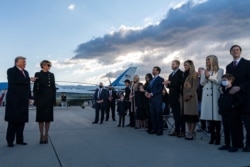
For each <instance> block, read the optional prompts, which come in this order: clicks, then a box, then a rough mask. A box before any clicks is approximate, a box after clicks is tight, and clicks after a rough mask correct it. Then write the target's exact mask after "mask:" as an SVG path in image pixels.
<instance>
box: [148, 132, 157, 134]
mask: <svg viewBox="0 0 250 167" xmlns="http://www.w3.org/2000/svg"><path fill="white" fill-rule="evenodd" d="M148 133H149V134H157V132H156V131H151V132H148Z"/></svg>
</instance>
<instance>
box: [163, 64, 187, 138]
mask: <svg viewBox="0 0 250 167" xmlns="http://www.w3.org/2000/svg"><path fill="white" fill-rule="evenodd" d="M171 67H172V70H173V72H172V73H171V74H170V75H169V77H168V80H166V81H164V83H165V84H166V86H167V88H169V104H170V107H171V110H172V112H173V116H174V122H175V130H174V131H173V132H171V133H170V134H169V136H177V137H185V122H184V121H183V120H182V118H181V116H182V113H181V109H180V94H181V84H182V80H183V71H181V70H180V69H179V67H180V61H179V60H173V61H172V65H171Z"/></svg>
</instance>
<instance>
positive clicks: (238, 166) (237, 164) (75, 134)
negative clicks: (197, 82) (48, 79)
mask: <svg viewBox="0 0 250 167" xmlns="http://www.w3.org/2000/svg"><path fill="white" fill-rule="evenodd" d="M4 110H5V108H4V107H0V120H1V121H0V167H166V166H167V167H211V166H213V167H222V166H223V167H224V166H227V167H246V166H250V153H244V152H242V150H239V151H238V152H236V153H229V152H227V151H220V150H218V147H219V146H218V145H210V144H208V142H209V138H210V137H209V135H206V136H203V138H201V137H202V136H201V135H202V134H201V133H197V135H196V138H195V139H194V140H192V141H187V140H184V139H183V138H177V137H172V136H168V135H167V133H168V131H169V130H165V131H164V135H163V136H156V135H149V134H147V133H146V132H145V131H144V130H137V129H134V128H131V127H124V128H122V127H119V128H118V127H117V124H118V122H117V121H116V122H114V121H112V120H109V121H107V122H106V121H105V122H104V124H92V121H93V120H94V113H95V112H94V109H92V108H91V107H90V106H86V107H85V109H82V108H81V107H78V106H74V107H73V106H72V107H69V108H60V107H55V109H54V122H53V123H51V129H50V132H49V143H48V144H39V130H38V125H37V123H36V122H35V108H30V112H29V113H30V114H29V122H28V123H27V124H26V125H25V130H24V140H25V142H27V143H28V145H27V146H22V145H15V146H14V147H12V148H9V147H7V143H6V140H5V135H6V128H7V123H6V122H5V121H4ZM116 119H117V120H118V116H117V118H116ZM128 120H129V117H128V116H126V122H128ZM170 121H173V120H170ZM222 143H223V138H222Z"/></svg>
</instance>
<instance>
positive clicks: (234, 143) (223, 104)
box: [218, 74, 244, 152]
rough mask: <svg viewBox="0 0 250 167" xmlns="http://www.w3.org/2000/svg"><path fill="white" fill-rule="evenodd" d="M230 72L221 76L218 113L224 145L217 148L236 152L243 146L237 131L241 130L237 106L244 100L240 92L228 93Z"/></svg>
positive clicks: (230, 86)
mask: <svg viewBox="0 0 250 167" xmlns="http://www.w3.org/2000/svg"><path fill="white" fill-rule="evenodd" d="M234 80H235V78H234V76H233V75H232V74H225V75H223V76H222V82H221V84H222V86H223V87H222V88H221V95H220V98H219V101H218V105H219V113H220V114H221V115H222V122H223V127H224V139H225V145H223V146H221V147H219V150H228V151H229V152H236V151H238V149H239V148H243V143H242V141H243V140H242V139H243V136H242V134H240V133H239V132H240V131H242V130H241V129H242V122H241V115H240V114H241V113H240V109H239V106H240V105H241V104H242V103H243V102H244V101H243V100H244V99H243V98H242V96H241V95H240V92H238V93H235V94H230V89H231V88H232V84H233V81H234Z"/></svg>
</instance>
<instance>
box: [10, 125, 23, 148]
mask: <svg viewBox="0 0 250 167" xmlns="http://www.w3.org/2000/svg"><path fill="white" fill-rule="evenodd" d="M24 126H25V122H22V123H12V122H8V127H7V134H6V140H7V142H8V144H13V142H14V140H15V137H16V143H22V142H23V130H24Z"/></svg>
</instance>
